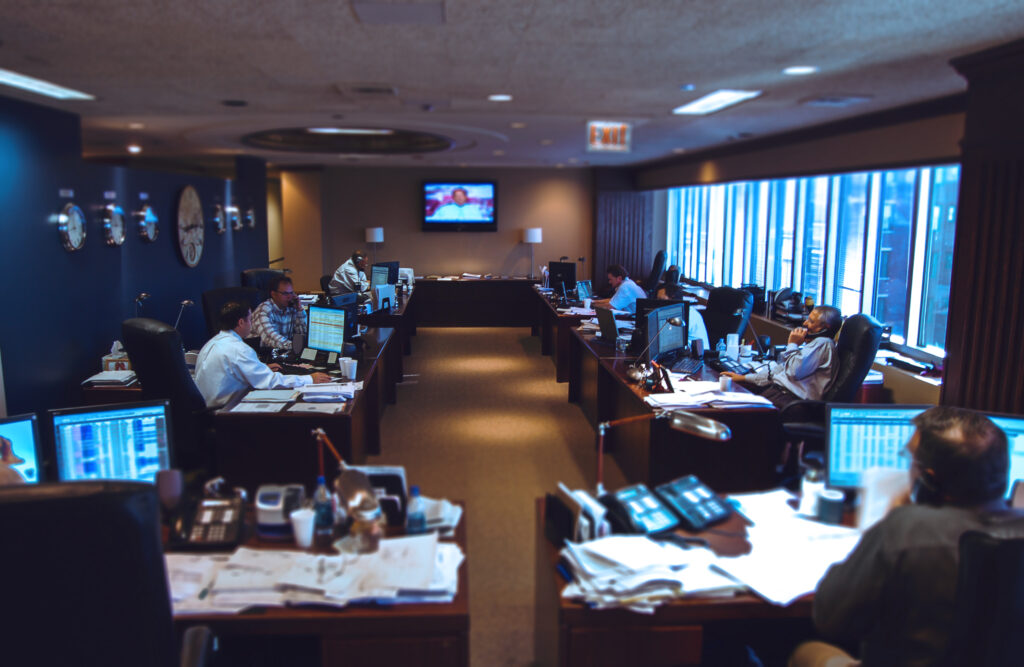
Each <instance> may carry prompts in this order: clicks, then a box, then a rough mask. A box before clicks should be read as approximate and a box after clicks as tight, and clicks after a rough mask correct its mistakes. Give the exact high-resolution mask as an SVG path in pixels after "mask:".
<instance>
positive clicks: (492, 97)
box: [487, 93, 512, 102]
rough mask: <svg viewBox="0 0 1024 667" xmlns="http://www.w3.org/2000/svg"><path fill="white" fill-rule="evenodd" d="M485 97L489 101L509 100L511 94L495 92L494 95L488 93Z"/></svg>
mask: <svg viewBox="0 0 1024 667" xmlns="http://www.w3.org/2000/svg"><path fill="white" fill-rule="evenodd" d="M487 99H488V100H490V101H491V102H511V101H512V96H511V95H509V94H508V93H495V94H494V95H488V96H487Z"/></svg>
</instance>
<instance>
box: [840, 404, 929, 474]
mask: <svg viewBox="0 0 1024 667" xmlns="http://www.w3.org/2000/svg"><path fill="white" fill-rule="evenodd" d="M927 409H928V406H927V405H870V404H843V403H829V404H828V405H827V406H826V408H825V428H826V433H827V435H826V439H827V440H826V461H827V468H826V480H827V482H828V485H829V486H830V487H832V488H836V489H857V488H860V486H861V474H862V473H863V472H864V471H865V470H867V469H868V468H873V467H882V468H898V469H900V470H907V469H909V468H910V458H909V456H907V454H906V450H905V449H904V447H905V446H906V444H907V442H909V441H910V436H912V435H914V424H913V423H912V422H911V421H910V420H912V419H913V418H914V417H916V416H917V415H919V414H921V413H922V412H924V411H925V410H927Z"/></svg>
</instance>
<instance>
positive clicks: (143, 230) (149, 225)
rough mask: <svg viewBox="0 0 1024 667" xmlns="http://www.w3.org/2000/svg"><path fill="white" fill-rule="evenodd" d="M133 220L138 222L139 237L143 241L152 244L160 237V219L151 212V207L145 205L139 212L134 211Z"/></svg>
mask: <svg viewBox="0 0 1024 667" xmlns="http://www.w3.org/2000/svg"><path fill="white" fill-rule="evenodd" d="M135 218H136V219H137V220H138V222H139V236H141V237H142V240H143V241H149V242H150V243H152V242H153V241H156V237H157V236H159V235H160V218H158V217H157V215H156V213H155V212H154V211H153V207H152V206H150V205H149V204H146V205H145V206H143V207H142V209H141V210H139V211H136V213H135Z"/></svg>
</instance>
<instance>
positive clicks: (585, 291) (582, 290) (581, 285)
mask: <svg viewBox="0 0 1024 667" xmlns="http://www.w3.org/2000/svg"><path fill="white" fill-rule="evenodd" d="M593 296H594V290H593V289H592V288H591V286H590V281H589V280H577V281H576V298H577V299H579V300H580V301H582V300H583V299H590V298H592V297H593Z"/></svg>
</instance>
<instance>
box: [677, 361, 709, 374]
mask: <svg viewBox="0 0 1024 667" xmlns="http://www.w3.org/2000/svg"><path fill="white" fill-rule="evenodd" d="M669 368H671V369H672V372H673V373H683V374H685V375H691V374H693V373H696V372H698V371H699V370H700V369H702V368H704V362H703V361H701V360H700V359H691V358H690V357H683V358H682V359H680V360H679V361H677V362H676V363H674V364H672V365H671V366H670V367H669Z"/></svg>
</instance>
